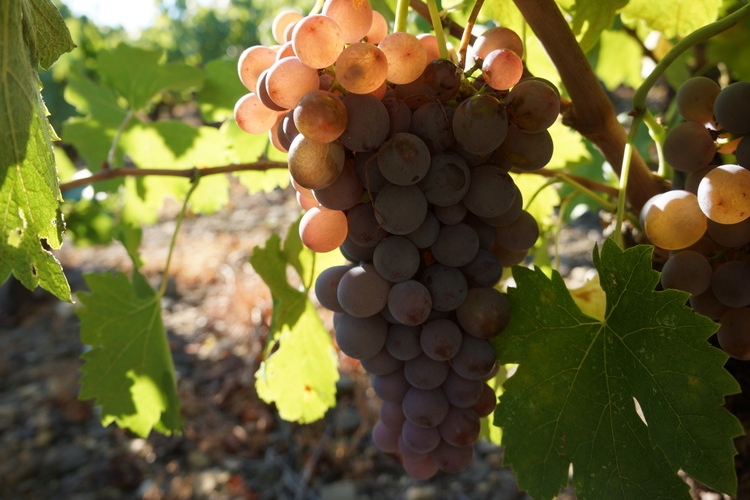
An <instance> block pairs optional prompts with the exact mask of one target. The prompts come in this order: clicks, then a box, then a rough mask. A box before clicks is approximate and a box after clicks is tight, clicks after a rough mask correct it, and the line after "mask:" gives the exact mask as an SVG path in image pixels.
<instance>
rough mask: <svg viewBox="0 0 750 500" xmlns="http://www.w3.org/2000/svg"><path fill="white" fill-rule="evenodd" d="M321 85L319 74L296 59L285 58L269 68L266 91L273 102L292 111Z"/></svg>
mask: <svg viewBox="0 0 750 500" xmlns="http://www.w3.org/2000/svg"><path fill="white" fill-rule="evenodd" d="M319 85H320V79H319V78H318V72H317V71H316V70H314V69H313V68H311V67H310V66H307V65H306V64H304V63H303V62H302V61H300V60H299V59H298V58H296V57H284V58H282V59H280V60H278V61H276V62H275V63H273V65H272V66H271V67H270V68H268V72H267V73H266V91H267V92H268V95H269V96H270V97H271V99H272V100H273V102H275V103H276V104H277V105H279V106H281V107H282V108H285V109H292V108H293V107H294V106H296V105H297V102H298V101H299V100H300V98H301V97H302V96H303V95H305V94H307V93H308V92H310V91H312V90H317V89H318V87H319Z"/></svg>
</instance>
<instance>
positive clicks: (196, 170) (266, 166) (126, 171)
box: [60, 160, 287, 192]
mask: <svg viewBox="0 0 750 500" xmlns="http://www.w3.org/2000/svg"><path fill="white" fill-rule="evenodd" d="M273 168H287V164H286V162H280V161H270V160H260V161H256V162H253V163H237V164H234V165H222V166H220V167H205V168H202V167H193V168H185V169H173V168H137V167H120V168H113V169H105V170H101V171H99V172H96V173H93V174H91V175H89V176H86V177H81V178H80V179H74V180H72V181H68V182H63V183H60V191H62V192H65V191H70V190H71V189H75V188H78V187H81V186H88V185H89V184H94V183H97V182H103V181H108V180H111V179H117V178H120V177H145V176H149V175H161V176H171V177H185V178H186V179H195V178H196V175H199V176H200V177H205V176H207V175H216V174H230V173H233V172H242V171H248V170H257V171H263V170H271V169H273Z"/></svg>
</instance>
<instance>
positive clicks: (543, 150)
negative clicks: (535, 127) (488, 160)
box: [492, 123, 554, 172]
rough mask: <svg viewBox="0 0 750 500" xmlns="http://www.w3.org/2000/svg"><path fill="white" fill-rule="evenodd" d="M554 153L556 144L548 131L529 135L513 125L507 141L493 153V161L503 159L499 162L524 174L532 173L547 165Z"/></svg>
mask: <svg viewBox="0 0 750 500" xmlns="http://www.w3.org/2000/svg"><path fill="white" fill-rule="evenodd" d="M553 152H554V143H553V142H552V136H551V135H550V133H549V132H548V131H547V130H542V131H541V132H537V133H529V132H525V131H523V130H521V129H519V128H518V127H516V126H515V125H513V124H512V123H511V124H510V125H509V126H508V132H507V134H506V136H505V140H504V141H503V143H502V144H501V145H500V147H499V148H498V149H497V150H496V151H495V153H493V155H492V159H493V160H494V159H502V160H498V161H503V162H509V163H510V164H511V165H512V166H513V167H515V168H517V169H519V170H523V171H524V172H532V171H534V170H539V169H540V168H542V167H544V166H545V165H547V164H548V163H549V161H550V160H551V159H552V153H553Z"/></svg>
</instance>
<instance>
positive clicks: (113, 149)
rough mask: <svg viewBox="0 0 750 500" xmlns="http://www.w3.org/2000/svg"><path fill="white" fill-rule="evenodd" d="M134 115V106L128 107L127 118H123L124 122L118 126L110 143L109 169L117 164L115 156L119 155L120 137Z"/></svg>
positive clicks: (107, 166)
mask: <svg viewBox="0 0 750 500" xmlns="http://www.w3.org/2000/svg"><path fill="white" fill-rule="evenodd" d="M134 116H135V111H134V110H133V109H132V108H130V109H128V112H127V113H126V114H125V118H123V119H122V123H120V126H119V127H118V128H117V132H115V137H114V138H113V139H112V144H111V145H110V147H109V151H108V152H107V165H106V168H107V169H110V168H112V167H114V166H115V159H116V158H115V156H116V155H117V146H118V145H119V144H120V138H122V134H123V132H125V129H126V128H127V126H128V125H129V124H130V120H132V119H133V117H134Z"/></svg>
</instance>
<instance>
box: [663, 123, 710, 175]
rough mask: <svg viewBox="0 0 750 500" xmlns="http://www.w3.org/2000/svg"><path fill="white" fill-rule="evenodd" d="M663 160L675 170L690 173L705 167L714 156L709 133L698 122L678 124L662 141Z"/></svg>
mask: <svg viewBox="0 0 750 500" xmlns="http://www.w3.org/2000/svg"><path fill="white" fill-rule="evenodd" d="M663 149H664V159H665V160H667V163H669V164H670V165H672V166H673V167H674V168H675V169H676V170H680V171H682V172H692V171H694V170H699V169H701V168H704V167H706V166H707V165H708V164H710V163H711V160H713V158H714V155H715V154H716V145H715V144H714V140H713V138H712V137H711V133H710V132H709V131H708V129H706V127H704V126H703V125H701V124H700V123H698V122H684V123H680V124H679V125H677V126H676V127H674V128H673V129H671V130H670V131H669V132H668V133H667V137H666V139H664V148H663Z"/></svg>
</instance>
